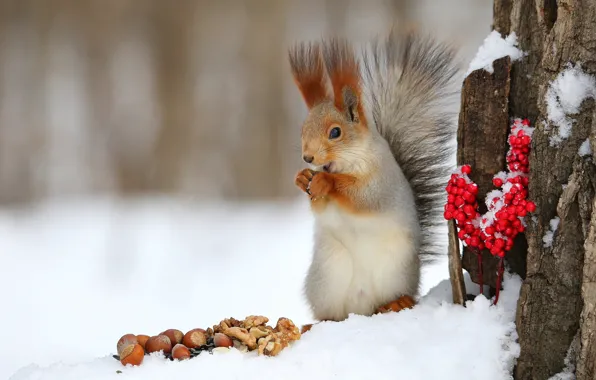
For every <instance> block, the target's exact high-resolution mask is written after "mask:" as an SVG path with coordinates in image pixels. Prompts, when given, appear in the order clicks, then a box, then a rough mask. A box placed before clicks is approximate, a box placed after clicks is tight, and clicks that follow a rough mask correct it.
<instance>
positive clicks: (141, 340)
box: [137, 335, 149, 350]
mask: <svg viewBox="0 0 596 380" xmlns="http://www.w3.org/2000/svg"><path fill="white" fill-rule="evenodd" d="M148 339H149V335H137V343H139V344H140V345H141V347H143V350H144V349H145V344H146V343H147V340H148Z"/></svg>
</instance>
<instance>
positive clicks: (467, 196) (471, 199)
mask: <svg viewBox="0 0 596 380" xmlns="http://www.w3.org/2000/svg"><path fill="white" fill-rule="evenodd" d="M463 197H464V199H465V200H466V202H468V203H474V202H475V201H476V197H475V196H474V195H473V194H472V193H470V192H468V191H466V192H464V194H463Z"/></svg>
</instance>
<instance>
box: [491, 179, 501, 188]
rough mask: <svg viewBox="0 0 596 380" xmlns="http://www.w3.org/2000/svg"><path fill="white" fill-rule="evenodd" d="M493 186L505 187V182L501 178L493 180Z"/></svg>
mask: <svg viewBox="0 0 596 380" xmlns="http://www.w3.org/2000/svg"><path fill="white" fill-rule="evenodd" d="M493 185H495V186H496V187H501V186H503V180H502V179H501V178H493Z"/></svg>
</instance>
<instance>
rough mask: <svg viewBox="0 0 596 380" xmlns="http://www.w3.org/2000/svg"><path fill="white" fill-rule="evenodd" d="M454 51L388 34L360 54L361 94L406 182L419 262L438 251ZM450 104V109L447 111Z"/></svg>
mask: <svg viewBox="0 0 596 380" xmlns="http://www.w3.org/2000/svg"><path fill="white" fill-rule="evenodd" d="M455 53H456V52H455V50H453V49H452V48H450V47H449V46H447V45H445V44H442V43H439V42H437V41H435V40H434V39H433V38H432V37H430V36H425V35H417V34H415V33H411V32H408V33H404V32H400V31H398V30H394V31H392V32H391V33H390V34H389V36H388V37H385V38H384V39H379V40H376V41H374V42H373V43H372V44H371V45H370V46H369V48H367V49H365V51H364V54H363V66H362V72H363V78H362V79H363V90H364V93H365V94H364V95H365V96H366V98H367V103H368V106H369V112H370V114H371V116H372V120H373V121H374V123H375V125H376V128H377V130H378V131H379V132H380V134H381V135H382V136H383V137H384V138H385V139H386V140H387V141H388V142H389V145H390V147H391V151H392V153H393V156H394V157H395V160H396V161H397V163H398V165H399V166H400V168H401V170H402V171H403V173H404V174H405V176H406V178H407V179H408V181H409V183H410V185H411V187H412V190H413V192H414V195H415V198H416V207H417V210H418V217H419V220H420V225H421V229H422V234H423V236H422V244H421V252H420V254H421V255H422V256H421V258H423V259H431V258H432V257H433V256H434V254H437V253H438V246H437V244H436V240H437V239H436V235H434V237H433V232H435V233H436V231H433V230H435V227H438V226H439V225H440V224H441V223H442V222H443V216H442V212H443V204H444V201H445V199H444V187H445V184H446V183H447V179H448V175H449V170H450V166H451V165H450V158H451V154H453V151H454V150H453V149H454V144H453V143H454V139H455V136H456V133H457V125H456V119H455V117H454V116H455V114H454V113H449V112H448V111H447V110H448V109H449V108H451V109H452V110H453V109H454V107H453V104H451V103H450V102H453V100H454V98H453V96H454V95H456V94H457V91H455V90H456V88H455V87H454V85H455V84H456V83H454V80H455V79H456V76H457V74H458V71H459V69H458V67H457V65H456V63H455ZM450 105H451V107H449V106H450Z"/></svg>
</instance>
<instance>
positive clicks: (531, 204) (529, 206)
mask: <svg viewBox="0 0 596 380" xmlns="http://www.w3.org/2000/svg"><path fill="white" fill-rule="evenodd" d="M526 210H527V211H528V212H534V211H536V204H535V203H534V202H532V201H530V202H528V203H526Z"/></svg>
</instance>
